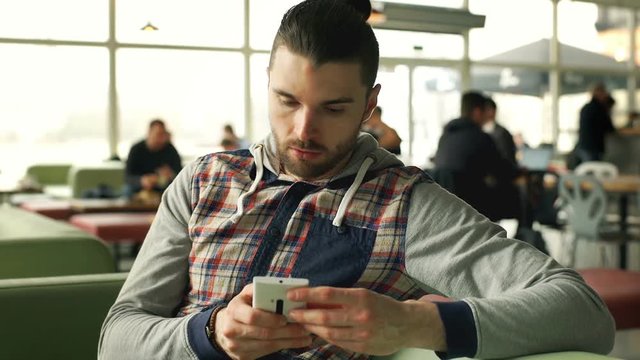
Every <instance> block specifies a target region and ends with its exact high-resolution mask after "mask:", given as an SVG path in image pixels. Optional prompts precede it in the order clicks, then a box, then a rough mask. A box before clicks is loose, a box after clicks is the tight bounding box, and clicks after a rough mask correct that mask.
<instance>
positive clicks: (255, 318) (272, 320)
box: [233, 304, 287, 328]
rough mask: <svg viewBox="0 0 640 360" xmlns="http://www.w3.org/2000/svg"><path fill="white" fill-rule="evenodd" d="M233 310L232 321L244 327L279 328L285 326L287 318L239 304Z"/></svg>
mask: <svg viewBox="0 0 640 360" xmlns="http://www.w3.org/2000/svg"><path fill="white" fill-rule="evenodd" d="M235 310H236V311H235V313H234V314H233V319H234V320H236V321H237V322H239V323H242V324H245V325H252V326H260V327H266V328H279V327H283V326H285V325H287V318H286V317H284V315H279V314H274V313H271V312H268V311H263V310H259V309H254V308H253V307H251V306H250V305H247V304H240V305H238V306H237V307H236V309H235Z"/></svg>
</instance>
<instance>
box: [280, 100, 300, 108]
mask: <svg viewBox="0 0 640 360" xmlns="http://www.w3.org/2000/svg"><path fill="white" fill-rule="evenodd" d="M280 104H282V105H284V106H289V107H291V106H296V105H298V102H297V101H295V100H287V99H280Z"/></svg>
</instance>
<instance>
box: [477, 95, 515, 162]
mask: <svg viewBox="0 0 640 360" xmlns="http://www.w3.org/2000/svg"><path fill="white" fill-rule="evenodd" d="M497 110H498V107H497V105H496V102H495V101H493V99H491V98H490V97H487V104H486V108H485V112H486V117H487V120H486V124H485V125H484V129H485V131H486V132H487V133H488V134H489V135H491V138H492V139H493V141H494V142H495V143H496V147H497V148H498V151H499V152H500V155H502V157H503V158H505V159H506V160H508V161H509V162H510V163H512V164H513V165H514V166H517V163H518V161H517V160H516V144H515V142H514V141H513V136H512V135H511V133H510V132H509V130H507V129H506V128H505V127H504V126H502V125H500V124H498V122H497V121H496V112H497Z"/></svg>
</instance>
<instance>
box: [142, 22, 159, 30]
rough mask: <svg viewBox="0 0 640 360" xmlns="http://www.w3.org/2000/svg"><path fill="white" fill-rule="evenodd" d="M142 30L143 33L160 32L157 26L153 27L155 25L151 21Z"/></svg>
mask: <svg viewBox="0 0 640 360" xmlns="http://www.w3.org/2000/svg"><path fill="white" fill-rule="evenodd" d="M140 30H142V31H158V30H159V29H158V28H157V27H155V26H153V24H151V21H149V22H147V25H145V26H143V27H142V28H141V29H140Z"/></svg>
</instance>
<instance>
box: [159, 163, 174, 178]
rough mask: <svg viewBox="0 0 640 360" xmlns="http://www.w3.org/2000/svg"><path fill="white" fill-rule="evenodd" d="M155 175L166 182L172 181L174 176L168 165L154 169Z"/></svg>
mask: <svg viewBox="0 0 640 360" xmlns="http://www.w3.org/2000/svg"><path fill="white" fill-rule="evenodd" d="M156 173H157V174H158V175H159V176H160V177H161V178H164V179H166V180H167V181H168V180H173V178H174V177H175V176H176V174H175V173H174V172H173V169H172V168H171V166H169V165H166V164H165V165H162V166H161V167H159V168H157V169H156Z"/></svg>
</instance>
